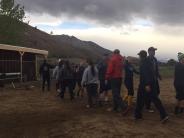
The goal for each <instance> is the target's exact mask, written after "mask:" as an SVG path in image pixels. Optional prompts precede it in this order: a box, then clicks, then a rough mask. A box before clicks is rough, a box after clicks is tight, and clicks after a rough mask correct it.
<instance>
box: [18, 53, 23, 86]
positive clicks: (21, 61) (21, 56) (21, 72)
mask: <svg viewBox="0 0 184 138" xmlns="http://www.w3.org/2000/svg"><path fill="white" fill-rule="evenodd" d="M19 53H20V82H21V83H22V81H23V70H22V69H23V55H24V52H22V51H19Z"/></svg>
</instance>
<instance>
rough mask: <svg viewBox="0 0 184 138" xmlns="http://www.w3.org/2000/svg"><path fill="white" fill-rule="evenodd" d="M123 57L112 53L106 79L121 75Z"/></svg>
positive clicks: (120, 76)
mask: <svg viewBox="0 0 184 138" xmlns="http://www.w3.org/2000/svg"><path fill="white" fill-rule="evenodd" d="M123 68H124V58H123V57H122V56H121V55H119V54H114V55H112V57H111V58H110V59H109V62H108V67H107V72H106V77H105V78H106V79H107V80H109V79H117V78H122V77H123Z"/></svg>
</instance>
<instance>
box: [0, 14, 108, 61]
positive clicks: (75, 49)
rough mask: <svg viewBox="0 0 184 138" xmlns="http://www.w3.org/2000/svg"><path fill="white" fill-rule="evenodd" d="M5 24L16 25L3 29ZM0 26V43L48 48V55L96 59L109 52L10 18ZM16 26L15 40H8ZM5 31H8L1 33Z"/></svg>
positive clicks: (71, 37)
mask: <svg viewBox="0 0 184 138" xmlns="http://www.w3.org/2000/svg"><path fill="white" fill-rule="evenodd" d="M4 18H7V17H2V16H0V21H3V19H4ZM9 23H10V22H9ZM5 24H7V26H12V24H16V27H15V25H14V27H11V28H12V29H7V30H4V31H3V29H4V28H9V27H7V26H6V25H5ZM0 26H1V27H0V43H7V44H12V45H20V46H23V47H30V48H36V49H44V50H48V51H49V57H63V58H67V57H68V58H92V59H98V58H101V56H102V55H103V54H104V53H110V52H111V51H109V50H107V49H104V48H102V47H101V46H99V45H98V44H96V43H94V42H91V41H82V40H79V39H78V38H76V37H74V36H68V35H50V34H47V33H46V32H43V31H41V30H39V29H37V28H34V27H32V26H30V25H28V24H25V23H21V22H17V21H13V20H11V24H9V25H8V23H7V21H6V22H5V21H4V22H0ZM16 28H18V29H21V31H19V32H18V31H17V32H18V33H19V34H17V35H16V34H15V35H14V36H16V41H10V39H14V38H13V37H12V36H11V35H12V33H11V32H16ZM13 29H14V30H13ZM22 30H23V31H22ZM7 31H9V32H10V33H3V32H7ZM20 33H21V34H20ZM4 38H7V39H8V40H9V41H7V42H6V41H4V40H5V39H4Z"/></svg>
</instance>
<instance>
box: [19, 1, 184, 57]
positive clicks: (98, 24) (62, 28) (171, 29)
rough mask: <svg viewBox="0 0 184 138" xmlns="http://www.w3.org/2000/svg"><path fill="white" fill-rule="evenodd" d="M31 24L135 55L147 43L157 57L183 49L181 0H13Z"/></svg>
mask: <svg viewBox="0 0 184 138" xmlns="http://www.w3.org/2000/svg"><path fill="white" fill-rule="evenodd" d="M15 1H16V2H17V3H20V4H22V5H24V6H25V10H26V16H27V21H28V20H30V23H31V25H33V26H38V28H40V29H42V30H44V31H46V32H48V33H49V32H50V31H53V32H54V34H68V35H74V36H76V37H78V38H80V39H83V40H91V41H94V42H96V43H98V44H99V45H101V46H103V47H105V48H108V49H111V50H113V49H115V48H119V49H120V50H121V53H122V54H123V55H125V56H129V55H130V56H135V55H136V53H137V52H138V51H139V50H141V49H147V48H148V47H149V46H154V47H157V48H158V51H157V56H158V58H160V59H167V58H176V55H177V52H179V51H181V52H184V46H183V44H184V38H183V36H184V29H183V27H184V18H183V17H184V10H183V9H184V0H15Z"/></svg>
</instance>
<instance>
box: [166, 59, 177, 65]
mask: <svg viewBox="0 0 184 138" xmlns="http://www.w3.org/2000/svg"><path fill="white" fill-rule="evenodd" d="M176 62H177V61H176V60H174V59H170V60H168V61H167V65H170V66H173V65H175V64H176Z"/></svg>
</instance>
